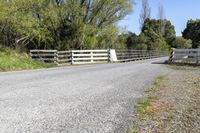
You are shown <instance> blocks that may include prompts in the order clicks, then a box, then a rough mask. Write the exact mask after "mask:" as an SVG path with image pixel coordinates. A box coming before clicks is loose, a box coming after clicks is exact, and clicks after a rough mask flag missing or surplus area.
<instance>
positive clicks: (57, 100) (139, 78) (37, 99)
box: [0, 58, 168, 133]
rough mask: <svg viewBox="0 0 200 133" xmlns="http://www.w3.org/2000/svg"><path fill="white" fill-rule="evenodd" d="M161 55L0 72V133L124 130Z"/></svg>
mask: <svg viewBox="0 0 200 133" xmlns="http://www.w3.org/2000/svg"><path fill="white" fill-rule="evenodd" d="M165 59H166V58H159V59H151V60H145V61H137V62H129V63H117V64H98V65H84V66H68V67H61V68H53V69H48V70H32V71H21V72H5V73H4V72H3V73H0V132H1V133H27V132H37V133H43V132H49V133H60V132H63V133H113V132H115V133H123V132H125V131H126V130H127V129H128V128H129V127H131V124H132V114H133V112H134V109H133V107H134V105H135V104H136V102H137V99H138V98H139V97H141V96H142V95H143V94H144V91H145V90H146V89H148V87H149V86H151V84H152V83H153V81H154V80H155V78H156V77H158V76H159V75H164V74H166V73H167V72H168V69H167V68H166V67H163V65H162V64H160V61H164V60H165Z"/></svg>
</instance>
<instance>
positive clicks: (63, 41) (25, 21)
mask: <svg viewBox="0 0 200 133" xmlns="http://www.w3.org/2000/svg"><path fill="white" fill-rule="evenodd" d="M131 2H132V0H115V1H108V0H82V1H77V0H62V1H61V2H58V3H56V2H55V1H52V0H34V1H33V0H20V1H19V0H12V1H10V2H4V1H1V2H0V7H1V8H0V13H1V14H0V22H1V23H3V24H2V25H0V27H1V28H2V29H4V28H5V26H4V27H3V25H7V27H9V30H5V31H10V32H11V33H8V32H6V33H3V32H1V33H0V34H1V36H3V37H5V38H8V36H10V35H12V34H13V35H12V37H10V38H13V40H12V42H10V39H6V40H5V42H3V43H7V44H9V45H10V44H12V43H14V44H15V46H17V47H20V48H22V49H23V48H28V49H30V48H45V49H58V50H67V49H87V48H88V49H89V48H97V47H100V48H107V47H110V46H114V44H116V40H117V39H116V37H117V35H118V29H117V28H116V26H115V23H116V22H117V21H118V20H120V19H122V18H123V17H124V16H125V15H127V14H128V13H129V12H130V11H131V9H132V6H131V5H132V4H131ZM8 22H9V23H8ZM0 40H1V41H2V40H4V38H1V37H0ZM105 42H106V43H105Z"/></svg>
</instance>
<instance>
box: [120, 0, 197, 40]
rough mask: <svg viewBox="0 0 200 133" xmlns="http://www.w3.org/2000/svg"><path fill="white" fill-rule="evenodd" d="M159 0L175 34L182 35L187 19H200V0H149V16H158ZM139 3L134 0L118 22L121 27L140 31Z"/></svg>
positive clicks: (140, 3)
mask: <svg viewBox="0 0 200 133" xmlns="http://www.w3.org/2000/svg"><path fill="white" fill-rule="evenodd" d="M159 1H160V2H161V3H162V5H163V7H164V10H165V16H166V18H167V19H168V20H170V21H171V23H172V24H173V25H174V26H175V30H176V35H177V36H181V35H182V31H183V30H184V29H185V27H186V24H187V21H188V20H189V19H198V18H199V19H200V0H149V6H150V8H151V18H158V5H159ZM141 5H142V0H135V4H134V5H133V12H132V13H130V14H129V15H127V16H126V17H125V18H124V19H123V20H121V21H120V22H119V26H120V28H121V29H123V30H124V29H126V30H128V31H132V32H134V33H136V34H139V33H140V24H139V16H140V13H141Z"/></svg>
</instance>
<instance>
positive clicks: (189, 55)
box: [169, 49, 200, 65]
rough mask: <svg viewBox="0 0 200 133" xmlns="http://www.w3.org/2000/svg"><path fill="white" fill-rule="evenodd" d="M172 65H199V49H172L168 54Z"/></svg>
mask: <svg viewBox="0 0 200 133" xmlns="http://www.w3.org/2000/svg"><path fill="white" fill-rule="evenodd" d="M169 61H170V62H172V63H190V64H197V65H199V64H200V49H172V51H171V53H170V59H169Z"/></svg>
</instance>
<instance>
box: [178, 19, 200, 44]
mask: <svg viewBox="0 0 200 133" xmlns="http://www.w3.org/2000/svg"><path fill="white" fill-rule="evenodd" d="M182 34H183V37H184V38H186V39H191V40H192V47H193V48H200V19H197V20H189V21H188V22H187V26H186V28H185V30H184V31H183V33H182Z"/></svg>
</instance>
